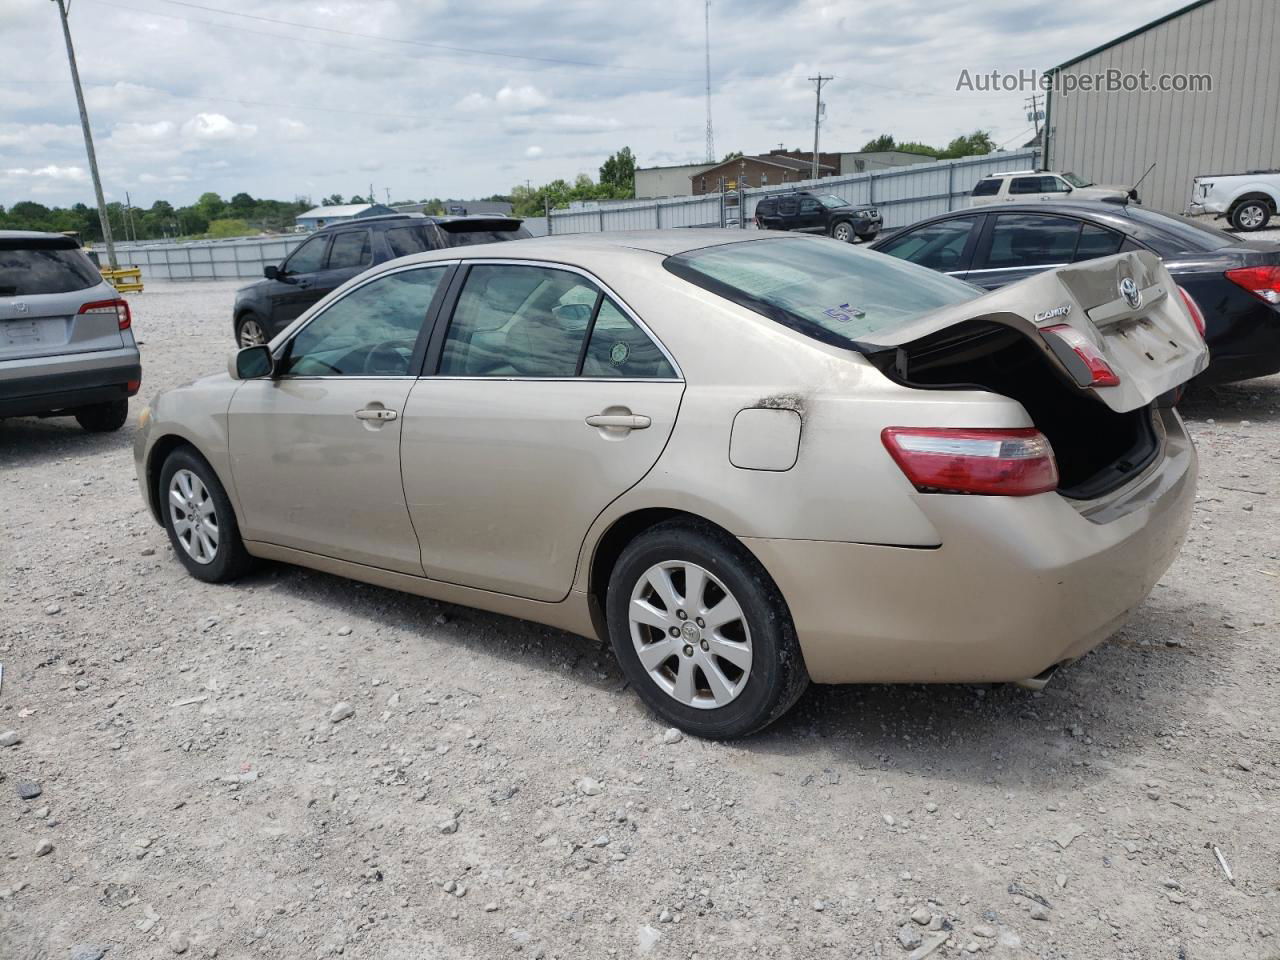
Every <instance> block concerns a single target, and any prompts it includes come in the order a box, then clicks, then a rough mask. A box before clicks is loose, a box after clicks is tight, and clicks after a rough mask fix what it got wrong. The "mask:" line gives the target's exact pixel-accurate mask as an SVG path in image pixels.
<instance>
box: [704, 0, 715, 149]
mask: <svg viewBox="0 0 1280 960" xmlns="http://www.w3.org/2000/svg"><path fill="white" fill-rule="evenodd" d="M703 26H704V27H705V28H706V32H707V47H706V53H707V163H715V162H716V138H715V134H713V133H712V132H711V0H706V5H705V6H704V7H703Z"/></svg>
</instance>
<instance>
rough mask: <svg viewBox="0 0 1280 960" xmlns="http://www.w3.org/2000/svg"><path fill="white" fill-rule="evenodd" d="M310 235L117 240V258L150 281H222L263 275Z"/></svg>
mask: <svg viewBox="0 0 1280 960" xmlns="http://www.w3.org/2000/svg"><path fill="white" fill-rule="evenodd" d="M307 236H308V235H307V234H302V233H299V234H289V235H283V236H272V237H243V238H240V239H236V240H209V241H203V242H195V243H117V244H116V259H117V260H118V261H119V262H120V263H121V264H122V265H123V264H128V265H130V266H136V267H140V268H141V269H142V279H143V281H147V280H222V279H233V278H237V277H261V276H262V268H263V267H265V266H267V265H274V264H278V263H280V261H282V260H283V259H284V258H285V257H287V256H288V255H289V254H290V253H291V252H292V251H293V249H294V248H295V247H297V246H298V244H300V243H302V241H303V240H306V239H307Z"/></svg>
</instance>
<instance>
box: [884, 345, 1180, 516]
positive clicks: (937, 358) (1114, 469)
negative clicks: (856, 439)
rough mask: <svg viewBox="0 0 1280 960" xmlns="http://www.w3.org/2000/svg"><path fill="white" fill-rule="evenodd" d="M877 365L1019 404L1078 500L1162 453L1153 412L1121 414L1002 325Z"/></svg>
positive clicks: (927, 385)
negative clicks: (981, 390)
mask: <svg viewBox="0 0 1280 960" xmlns="http://www.w3.org/2000/svg"><path fill="white" fill-rule="evenodd" d="M870 359H872V361H873V362H875V363H876V364H877V366H880V367H881V369H882V370H883V371H884V372H885V373H886V374H888V375H889V376H890V377H891V378H893V379H894V380H896V381H897V382H899V383H901V384H903V385H904V386H909V387H918V388H921V389H932V390H940V389H952V390H954V389H973V388H974V387H977V388H981V389H984V390H990V391H991V392H993V393H998V394H1001V395H1002V396H1006V397H1009V398H1010V399H1012V400H1017V401H1018V402H1019V403H1021V404H1022V406H1023V407H1024V408H1025V409H1026V411H1027V413H1028V414H1030V416H1031V421H1032V423H1034V424H1035V426H1036V427H1037V429H1039V430H1040V431H1041V432H1042V433H1043V434H1044V435H1045V436H1046V437H1047V438H1048V439H1049V443H1050V444H1052V445H1053V452H1054V456H1055V457H1056V459H1057V461H1058V473H1059V475H1060V480H1059V484H1058V493H1059V494H1061V495H1062V496H1064V497H1068V498H1070V499H1073V500H1089V499H1093V498H1095V497H1100V496H1102V495H1104V494H1106V493H1109V492H1110V491H1112V490H1115V489H1117V488H1118V487H1120V486H1122V485H1124V484H1125V483H1127V482H1128V481H1129V480H1131V479H1133V478H1134V477H1135V476H1137V475H1138V474H1139V473H1140V472H1141V471H1142V470H1143V469H1145V468H1146V467H1147V466H1148V465H1149V464H1150V463H1151V461H1152V460H1154V459H1155V457H1156V456H1157V454H1158V453H1159V450H1160V441H1159V438H1158V437H1157V436H1156V431H1155V427H1154V425H1153V422H1152V417H1151V409H1150V407H1139V408H1138V409H1136V410H1132V411H1130V412H1128V413H1116V412H1115V411H1113V410H1111V409H1110V408H1109V407H1107V406H1106V405H1105V404H1104V403H1102V402H1101V401H1100V400H1097V399H1096V398H1094V397H1092V396H1090V395H1089V394H1087V393H1085V392H1084V391H1082V390H1081V389H1080V388H1079V387H1077V386H1076V385H1075V384H1073V383H1071V382H1070V381H1068V380H1067V379H1066V378H1065V377H1064V376H1063V374H1061V373H1060V372H1059V371H1058V369H1057V368H1056V367H1055V366H1054V365H1053V364H1052V363H1051V362H1050V361H1049V360H1048V359H1047V358H1046V357H1045V356H1044V354H1043V352H1042V351H1040V350H1039V349H1037V348H1036V345H1035V344H1033V343H1032V342H1031V341H1030V340H1028V339H1027V337H1026V336H1024V335H1023V334H1021V333H1019V332H1017V331H1016V330H1013V329H1011V328H1009V327H1006V326H1003V325H1001V324H997V323H991V322H983V321H975V322H973V323H967V324H961V325H959V326H956V327H950V328H948V329H946V330H944V331H942V332H940V333H938V334H935V335H933V336H931V337H926V338H924V339H922V340H917V341H915V342H914V343H910V344H907V345H906V346H903V347H899V348H897V349H896V350H892V351H888V350H887V351H885V352H884V353H882V354H879V355H878V356H874V357H871V358H870ZM886 367H887V368H888V369H886Z"/></svg>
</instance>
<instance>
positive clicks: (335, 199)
mask: <svg viewBox="0 0 1280 960" xmlns="http://www.w3.org/2000/svg"><path fill="white" fill-rule="evenodd" d="M346 202H347V201H345V200H343V199H342V194H340V193H331V194H329V196H327V197H325V198H324V199H323V200H321V201H320V204H321V205H322V206H325V207H340V206H342V205H343V204H344V203H346Z"/></svg>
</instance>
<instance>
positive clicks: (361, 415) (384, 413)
mask: <svg viewBox="0 0 1280 960" xmlns="http://www.w3.org/2000/svg"><path fill="white" fill-rule="evenodd" d="M398 416H400V414H399V413H397V412H396V411H395V410H387V409H384V408H383V407H365V408H364V409H363V410H357V411H356V419H357V420H394V419H396V417H398Z"/></svg>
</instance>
